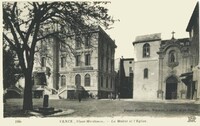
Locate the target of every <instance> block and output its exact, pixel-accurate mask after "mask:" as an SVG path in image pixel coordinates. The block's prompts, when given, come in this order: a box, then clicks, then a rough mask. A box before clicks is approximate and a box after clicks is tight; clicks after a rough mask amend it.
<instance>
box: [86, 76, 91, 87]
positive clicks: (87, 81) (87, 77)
mask: <svg viewBox="0 0 200 126" xmlns="http://www.w3.org/2000/svg"><path fill="white" fill-rule="evenodd" d="M85 86H90V75H89V74H86V75H85Z"/></svg>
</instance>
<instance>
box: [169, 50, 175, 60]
mask: <svg viewBox="0 0 200 126" xmlns="http://www.w3.org/2000/svg"><path fill="white" fill-rule="evenodd" d="M169 62H170V63H174V62H176V53H175V51H174V50H172V51H170V52H169Z"/></svg>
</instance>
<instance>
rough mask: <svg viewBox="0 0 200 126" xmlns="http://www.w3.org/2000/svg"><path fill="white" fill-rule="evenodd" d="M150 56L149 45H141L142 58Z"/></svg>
mask: <svg viewBox="0 0 200 126" xmlns="http://www.w3.org/2000/svg"><path fill="white" fill-rule="evenodd" d="M149 56H150V45H149V44H148V43H146V44H144V45H143V57H149Z"/></svg>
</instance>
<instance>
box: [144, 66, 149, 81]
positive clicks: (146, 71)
mask: <svg viewBox="0 0 200 126" xmlns="http://www.w3.org/2000/svg"><path fill="white" fill-rule="evenodd" d="M148 73H149V70H148V68H145V69H144V79H145V78H148Z"/></svg>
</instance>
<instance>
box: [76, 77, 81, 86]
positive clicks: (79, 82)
mask: <svg viewBox="0 0 200 126" xmlns="http://www.w3.org/2000/svg"><path fill="white" fill-rule="evenodd" d="M75 85H76V86H80V85H81V75H80V74H77V75H76V76H75Z"/></svg>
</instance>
